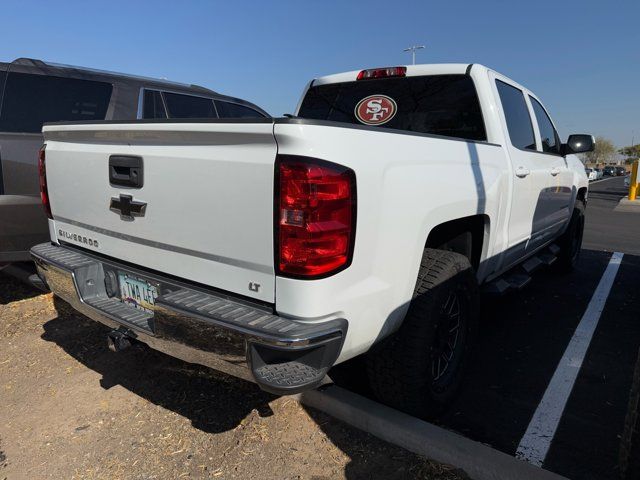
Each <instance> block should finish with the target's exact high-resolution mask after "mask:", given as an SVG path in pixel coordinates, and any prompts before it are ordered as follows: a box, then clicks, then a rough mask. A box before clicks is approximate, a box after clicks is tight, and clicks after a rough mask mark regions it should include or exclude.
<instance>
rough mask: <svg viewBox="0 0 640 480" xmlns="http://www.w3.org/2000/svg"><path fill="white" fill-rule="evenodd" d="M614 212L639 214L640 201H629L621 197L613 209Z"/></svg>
mask: <svg viewBox="0 0 640 480" xmlns="http://www.w3.org/2000/svg"><path fill="white" fill-rule="evenodd" d="M614 211H616V212H633V213H640V199H638V200H629V199H628V198H627V197H623V198H621V199H620V201H619V202H618V205H617V206H616V208H614Z"/></svg>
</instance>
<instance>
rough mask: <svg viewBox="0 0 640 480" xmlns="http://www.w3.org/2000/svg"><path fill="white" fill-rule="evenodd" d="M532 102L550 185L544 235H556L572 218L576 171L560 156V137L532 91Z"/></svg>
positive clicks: (540, 151) (542, 159) (547, 192)
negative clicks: (570, 168)
mask: <svg viewBox="0 0 640 480" xmlns="http://www.w3.org/2000/svg"><path fill="white" fill-rule="evenodd" d="M529 102H530V103H531V108H532V110H533V112H534V120H535V122H534V123H535V124H536V127H537V135H538V152H539V158H540V160H539V162H540V163H541V164H543V166H544V168H545V169H546V170H547V171H548V173H549V176H548V177H547V181H548V185H547V188H546V190H545V195H546V196H547V201H546V202H545V205H547V206H548V208H549V210H548V211H547V212H545V217H546V226H545V227H546V228H545V238H546V239H549V238H551V237H553V236H554V235H556V234H557V233H558V231H559V230H561V229H562V227H563V226H564V224H565V223H566V222H567V221H568V220H569V217H570V214H571V211H570V209H571V201H572V199H573V195H574V192H573V173H572V172H571V171H570V170H569V168H568V165H567V161H566V159H565V158H564V157H563V156H562V155H560V137H559V136H558V132H557V131H556V128H555V127H554V125H553V122H552V121H551V118H550V117H549V114H548V113H547V111H546V110H545V108H544V107H543V106H542V104H541V103H540V101H539V100H538V99H536V98H535V97H534V96H533V95H532V94H529Z"/></svg>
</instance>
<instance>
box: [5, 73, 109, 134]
mask: <svg viewBox="0 0 640 480" xmlns="http://www.w3.org/2000/svg"><path fill="white" fill-rule="evenodd" d="M112 90H113V86H112V85H111V84H110V83H104V82H95V81H91V80H80V79H76V78H65V77H51V76H47V75H31V74H28V73H10V74H9V75H8V77H7V80H6V86H5V89H4V98H3V102H2V112H0V131H4V132H23V133H39V132H40V131H41V130H42V124H43V123H46V122H60V121H65V120H66V121H72V120H104V117H105V115H106V113H107V108H108V107H109V100H110V99H111V91H112Z"/></svg>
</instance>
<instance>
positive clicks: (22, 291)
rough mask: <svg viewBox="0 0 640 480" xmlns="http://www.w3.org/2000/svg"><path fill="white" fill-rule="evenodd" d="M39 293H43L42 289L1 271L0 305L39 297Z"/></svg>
mask: <svg viewBox="0 0 640 480" xmlns="http://www.w3.org/2000/svg"><path fill="white" fill-rule="evenodd" d="M38 295H42V292H41V291H40V290H37V289H35V288H34V287H31V286H29V285H26V284H25V283H23V282H21V281H20V280H18V279H17V278H14V277H12V276H10V275H8V274H6V273H3V272H0V305H8V304H9V303H12V302H17V301H20V300H25V299H27V298H32V297H37V296H38Z"/></svg>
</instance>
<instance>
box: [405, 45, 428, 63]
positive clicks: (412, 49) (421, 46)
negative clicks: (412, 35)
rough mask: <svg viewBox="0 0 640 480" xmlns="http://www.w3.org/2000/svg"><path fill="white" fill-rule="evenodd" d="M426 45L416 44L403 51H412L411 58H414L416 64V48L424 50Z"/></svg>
mask: <svg viewBox="0 0 640 480" xmlns="http://www.w3.org/2000/svg"><path fill="white" fill-rule="evenodd" d="M423 48H424V45H414V46H413V47H409V48H405V49H404V50H403V52H411V59H412V60H413V65H415V64H416V50H422V49H423Z"/></svg>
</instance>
